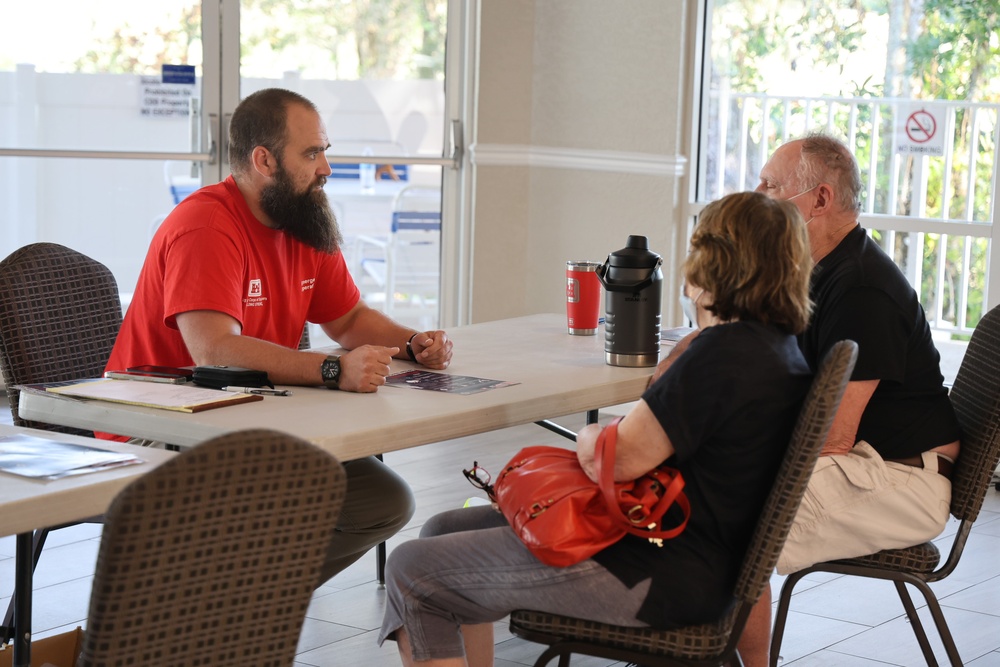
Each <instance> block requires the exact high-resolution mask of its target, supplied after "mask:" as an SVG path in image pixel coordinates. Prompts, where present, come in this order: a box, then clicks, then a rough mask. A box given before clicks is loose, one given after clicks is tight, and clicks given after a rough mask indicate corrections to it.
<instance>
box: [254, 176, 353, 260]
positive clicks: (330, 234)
mask: <svg viewBox="0 0 1000 667" xmlns="http://www.w3.org/2000/svg"><path fill="white" fill-rule="evenodd" d="M260 207H261V209H262V210H263V211H264V213H266V214H267V216H268V217H269V218H271V220H272V221H273V222H274V223H275V226H276V229H280V230H281V231H283V232H285V233H286V234H288V235H289V236H291V237H292V238H294V239H297V240H299V241H301V242H302V243H305V244H306V245H307V246H309V247H311V248H315V249H316V250H319V251H320V252H325V253H328V254H333V253H334V252H336V251H337V250H339V249H340V246H341V244H343V242H344V237H343V236H342V235H341V233H340V225H338V224H337V218H336V216H335V215H334V214H333V209H331V208H330V202H329V201H328V200H327V198H326V193H325V192H323V190H322V189H318V188H312V187H310V188H309V189H308V190H306V191H305V192H296V191H295V186H294V185H293V184H292V180H291V179H290V178H289V177H288V172H287V171H285V168H284V167H283V166H281V163H280V162H279V163H278V169H277V171H276V172H275V174H274V182H273V183H271V184H270V185H265V186H264V188H263V189H262V190H261V192H260Z"/></svg>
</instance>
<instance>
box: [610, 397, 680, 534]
mask: <svg viewBox="0 0 1000 667" xmlns="http://www.w3.org/2000/svg"><path fill="white" fill-rule="evenodd" d="M621 420H622V418H621V417H617V418H615V419H614V420H612V422H611V423H610V424H608V425H607V426H606V427H605V428H604V429H602V430H601V433H600V435H598V437H597V443H596V444H595V446H594V467H595V472H596V473H597V478H598V486H600V488H601V493H602V494H603V495H604V500H605V503H606V504H607V506H608V512H609V513H610V514H611V516H612V517H614V518H615V519H616V520H618V522H619V523H620V524H621V526H622V528H624V529H625V530H626V531H628V532H629V533H631V534H633V535H638V536H639V537H646V538H649V540H650V541H651V542H655V541H657V540H668V539H671V538H673V537H677V536H678V535H680V534H681V532H682V531H683V530H684V528H686V527H687V523H688V519H690V518H691V503H690V501H689V500H688V497H687V495H686V494H685V493H684V477H683V476H681V474H680V472H678V471H676V470H671V471H669V473H668V474H669V476H670V481H669V482H668V483H667V484H666V485H665V487H664V490H663V495H662V496H660V498H659V500H657V502H656V504H655V505H654V506H653V507H652V508H650V511H649V516H650V520H651V523H653V524H654V526H655V525H658V524H659V521H660V519H661V518H662V517H663V515H664V514H666V512H667V510H668V509H670V506H671V505H673V504H675V503H676V504H677V506H678V507H679V508H680V509H681V512H682V513H683V514H684V520H683V521H681V522H680V524H678V525H677V526H674V527H673V528H670V529H668V530H655V529H653V528H650V527H648V526H636V525H635V524H634V523H632V521H630V520H629V518H628V517H627V516H625V513H624V512H622V509H621V506H620V505H619V503H618V498H617V494H616V492H615V449H616V447H617V443H618V422H620V421H621ZM661 470H662V471H663V472H667V470H666V469H665V468H661Z"/></svg>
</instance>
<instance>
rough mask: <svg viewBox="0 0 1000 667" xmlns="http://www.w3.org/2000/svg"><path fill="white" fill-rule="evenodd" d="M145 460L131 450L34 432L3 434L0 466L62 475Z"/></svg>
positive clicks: (20, 471)
mask: <svg viewBox="0 0 1000 667" xmlns="http://www.w3.org/2000/svg"><path fill="white" fill-rule="evenodd" d="M142 462H143V460H142V459H140V458H139V457H137V456H133V455H132V454H127V453H122V452H113V451H109V450H106V449H99V448H97V447H90V446H87V445H77V444H71V443H68V442H58V441H56V440H48V439H46V438H39V437H36V436H33V435H24V434H17V435H8V436H4V437H0V470H3V471H6V472H10V473H14V474H15V475H21V476H23V477H39V478H44V479H59V478H60V477H67V476H69V475H80V474H83V473H88V472H97V471H98V470H107V469H108V468H114V467H118V466H126V465H133V464H136V463H142Z"/></svg>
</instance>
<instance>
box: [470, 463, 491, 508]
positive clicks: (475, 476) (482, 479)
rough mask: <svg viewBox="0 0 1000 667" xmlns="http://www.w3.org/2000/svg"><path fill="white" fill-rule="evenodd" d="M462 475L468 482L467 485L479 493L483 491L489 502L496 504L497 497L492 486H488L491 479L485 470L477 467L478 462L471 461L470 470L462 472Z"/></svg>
mask: <svg viewBox="0 0 1000 667" xmlns="http://www.w3.org/2000/svg"><path fill="white" fill-rule="evenodd" d="M462 474H463V475H465V479H467V480H469V484H471V485H472V486H474V487H476V488H477V489H479V490H481V491H485V492H486V495H487V496H489V498H490V500H491V501H492V502H496V500H497V497H496V494H495V493H494V492H493V485H492V484H490V482H491V481H492V479H493V478H492V477H491V476H490V473H489V472H487V471H486V469H485V468H480V467H479V461H473V462H472V469H471V470H462Z"/></svg>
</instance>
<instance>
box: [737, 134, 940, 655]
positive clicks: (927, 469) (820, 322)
mask: <svg viewBox="0 0 1000 667" xmlns="http://www.w3.org/2000/svg"><path fill="white" fill-rule="evenodd" d="M757 191H758V192H763V193H765V194H766V195H768V196H769V197H773V198H775V199H785V200H788V201H791V202H793V203H794V204H795V205H796V206H797V207H798V209H799V211H800V212H801V213H802V217H803V218H804V219H805V221H806V225H808V232H809V244H810V247H811V250H812V258H813V261H814V262H816V267H815V269H814V270H813V275H812V284H811V286H810V296H811V298H812V300H813V303H814V311H813V315H812V319H811V320H810V323H809V328H808V329H807V330H806V332H805V333H804V334H802V335H800V336H799V347H800V348H801V350H802V352H803V354H804V355H805V357H806V360H807V361H808V362H809V364H810V365H811V366H812V367H813V368H814V369H815V368H816V367H817V365H818V363H819V362H820V360H821V359H822V358H823V356H824V355H825V354H826V352H827V351H828V350H829V349H830V347H831V346H832V345H833V344H834V343H835V342H837V341H839V340H843V339H850V340H853V341H855V342H857V343H858V348H859V350H858V361H857V365H856V366H855V369H854V374H853V375H852V377H851V381H850V382H849V383H848V385H847V390H846V392H845V393H844V398H843V401H842V402H841V405H840V409H839V410H838V411H837V415H836V417H835V419H834V422H833V426H832V428H831V430H830V435H829V436H828V438H827V441H826V444H825V446H824V448H823V451H822V453H821V456H820V459H819V462H818V463H817V465H816V468H815V470H814V471H813V475H812V478H811V480H810V482H809V487H808V489H807V491H806V496H805V498H804V500H803V502H802V506H801V508H800V509H799V512H798V515H797V516H796V518H795V522H794V524H793V525H792V528H791V531H790V533H789V536H788V541H787V543H786V544H785V547H784V550H783V551H782V553H781V557H780V559H779V561H778V572H779V573H780V574H788V573H790V572H794V571H796V570H800V569H802V568H805V567H808V566H810V565H812V564H814V563H817V562H821V561H827V560H833V559H838V558H850V557H854V556H861V555H864V554H869V553H874V552H876V551H879V550H882V549H890V548H901V547H907V546H912V545H914V544H919V543H921V542H925V541H927V540H930V539H932V538H934V537H936V536H937V535H938V534H940V533H941V531H942V530H943V529H944V526H945V522H946V521H947V520H948V514H949V505H950V502H951V481H950V474H951V468H952V463H953V462H954V461H955V459H956V458H957V457H958V453H959V427H958V422H957V420H956V418H955V415H954V412H953V411H952V407H951V402H950V401H949V399H948V394H947V390H946V389H945V388H944V387H943V384H942V383H943V377H942V375H941V371H940V369H939V360H940V357H939V355H938V352H937V350H936V349H935V347H934V344H933V342H932V340H931V333H930V328H929V327H928V325H927V320H926V319H925V317H924V311H923V308H922V307H921V305H920V303H919V301H918V299H917V295H916V293H915V292H914V290H913V288H912V287H911V286H910V285H909V283H908V282H907V281H906V279H905V278H904V276H903V274H902V273H901V272H900V270H899V268H898V267H897V266H896V265H895V264H894V263H893V261H892V260H891V259H890V258H889V257H888V256H887V255H886V254H885V253H884V252H883V251H882V249H881V248H880V247H879V246H878V245H877V244H876V243H875V242H874V241H873V240H872V239H871V238H869V236H868V235H867V234H866V232H865V230H864V229H863V228H862V227H861V226H860V224H859V223H858V215H859V214H860V211H861V205H860V195H861V176H860V173H859V170H858V165H857V162H856V161H855V159H854V156H853V155H852V154H851V152H850V150H849V149H848V148H847V147H846V146H845V145H844V144H843V143H841V142H840V141H838V140H836V139H834V138H832V137H828V136H825V135H820V134H817V135H810V136H808V137H806V138H804V139H799V140H796V141H791V142H789V143H786V144H784V145H783V146H781V147H780V148H778V149H777V150H776V151H775V152H774V154H773V155H772V156H771V159H770V160H768V162H767V164H766V165H764V168H763V169H761V172H760V185H758V186H757ZM770 621H771V595H770V590H769V589H765V591H764V595H763V596H762V597H761V600H760V601H759V602H758V603H757V606H756V607H755V608H754V611H753V614H752V615H751V617H750V621H749V622H748V624H747V628H746V630H745V631H744V634H743V638H742V639H741V641H740V645H739V648H740V654H741V656H742V657H743V659H744V661H745V664H747V665H748V667H753V666H755V665H767V664H768V648H769V638H770V625H771V623H770Z"/></svg>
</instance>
